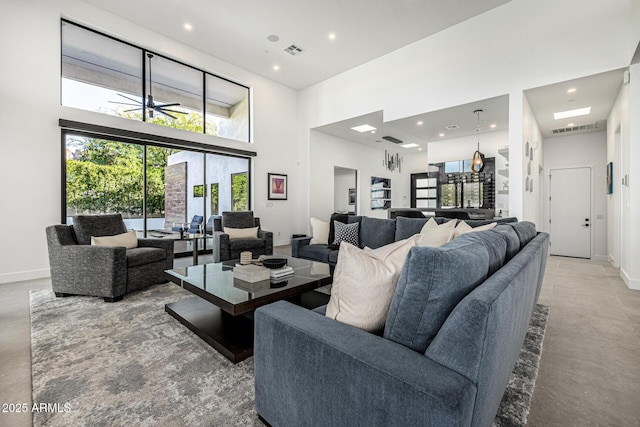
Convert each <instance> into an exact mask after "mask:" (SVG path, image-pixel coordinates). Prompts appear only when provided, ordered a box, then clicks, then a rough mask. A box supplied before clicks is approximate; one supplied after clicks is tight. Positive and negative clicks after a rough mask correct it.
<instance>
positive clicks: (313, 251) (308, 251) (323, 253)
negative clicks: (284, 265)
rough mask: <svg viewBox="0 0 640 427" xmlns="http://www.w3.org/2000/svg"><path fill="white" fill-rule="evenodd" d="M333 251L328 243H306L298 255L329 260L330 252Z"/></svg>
mask: <svg viewBox="0 0 640 427" xmlns="http://www.w3.org/2000/svg"><path fill="white" fill-rule="evenodd" d="M331 252H332V249H331V248H330V247H329V246H327V245H306V246H303V247H301V248H300V250H299V251H298V256H299V257H300V258H307V259H313V260H316V261H320V262H329V254H330V253H331ZM335 252H338V251H335Z"/></svg>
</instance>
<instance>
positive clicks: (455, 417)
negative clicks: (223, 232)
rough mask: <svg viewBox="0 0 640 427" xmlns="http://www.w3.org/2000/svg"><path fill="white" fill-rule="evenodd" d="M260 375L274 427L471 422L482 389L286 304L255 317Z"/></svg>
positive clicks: (262, 402) (259, 400) (258, 399)
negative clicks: (477, 396)
mask: <svg viewBox="0 0 640 427" xmlns="http://www.w3.org/2000/svg"><path fill="white" fill-rule="evenodd" d="M254 369H255V404H256V410H257V412H258V413H259V414H260V415H261V416H262V417H263V418H264V419H265V420H266V421H267V422H269V423H270V424H272V425H307V426H309V425H319V426H321V425H359V426H363V425H389V426H391V425H398V426H400V425H402V426H406V425H421V426H444V425H456V426H466V425H470V424H471V416H472V411H473V405H474V400H475V394H476V388H475V386H474V384H473V383H471V381H469V380H468V379H466V378H465V377H463V376H462V375H460V374H458V373H456V372H454V371H452V370H450V369H448V368H445V367H444V366H442V365H440V364H438V363H436V362H434V361H432V360H431V359H429V358H428V357H426V356H424V355H422V354H420V353H417V352H415V351H413V350H411V349H409V348H407V347H404V346H402V345H400V344H397V343H395V342H392V341H389V340H386V339H384V338H382V337H379V336H377V335H373V334H370V333H367V332H364V331H362V330H359V329H357V328H354V327H351V326H348V325H345V324H342V323H340V322H337V321H335V320H333V319H329V318H327V317H324V316H321V315H319V314H318V313H315V312H313V311H309V310H306V309H304V308H302V307H298V306H295V305H293V304H290V303H288V302H285V301H279V302H276V303H274V304H270V305H268V306H265V307H261V308H260V309H258V310H257V311H256V313H255V339H254Z"/></svg>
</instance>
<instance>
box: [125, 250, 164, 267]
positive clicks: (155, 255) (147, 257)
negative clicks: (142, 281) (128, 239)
mask: <svg viewBox="0 0 640 427" xmlns="http://www.w3.org/2000/svg"><path fill="white" fill-rule="evenodd" d="M166 256H167V255H166V252H165V251H164V249H160V248H133V249H127V267H136V266H138V265H143V264H150V263H152V262H157V261H164V259H165V257H166Z"/></svg>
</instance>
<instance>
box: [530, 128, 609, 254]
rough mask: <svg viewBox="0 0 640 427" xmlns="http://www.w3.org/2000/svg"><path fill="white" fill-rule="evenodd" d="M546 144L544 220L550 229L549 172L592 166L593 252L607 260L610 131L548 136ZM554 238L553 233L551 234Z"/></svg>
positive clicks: (544, 223)
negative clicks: (608, 145)
mask: <svg viewBox="0 0 640 427" xmlns="http://www.w3.org/2000/svg"><path fill="white" fill-rule="evenodd" d="M543 144H544V200H545V203H544V220H543V228H542V229H543V230H544V231H546V232H549V171H550V170H551V169H562V168H575V167H590V168H591V183H592V185H591V200H592V201H593V206H592V207H591V254H592V258H594V259H601V260H606V259H607V258H608V251H607V194H606V177H607V169H606V166H607V134H606V132H595V133H587V134H583V135H573V136H561V137H556V138H547V139H545V140H544V142H543ZM551 238H552V239H553V236H551Z"/></svg>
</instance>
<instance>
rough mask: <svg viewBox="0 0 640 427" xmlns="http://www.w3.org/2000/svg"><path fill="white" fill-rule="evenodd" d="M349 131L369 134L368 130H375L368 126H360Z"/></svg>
mask: <svg viewBox="0 0 640 427" xmlns="http://www.w3.org/2000/svg"><path fill="white" fill-rule="evenodd" d="M351 129H353V130H355V131H356V132H369V131H370V130H376V129H377V128H374V127H373V126H370V125H360V126H355V127H352V128H351Z"/></svg>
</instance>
